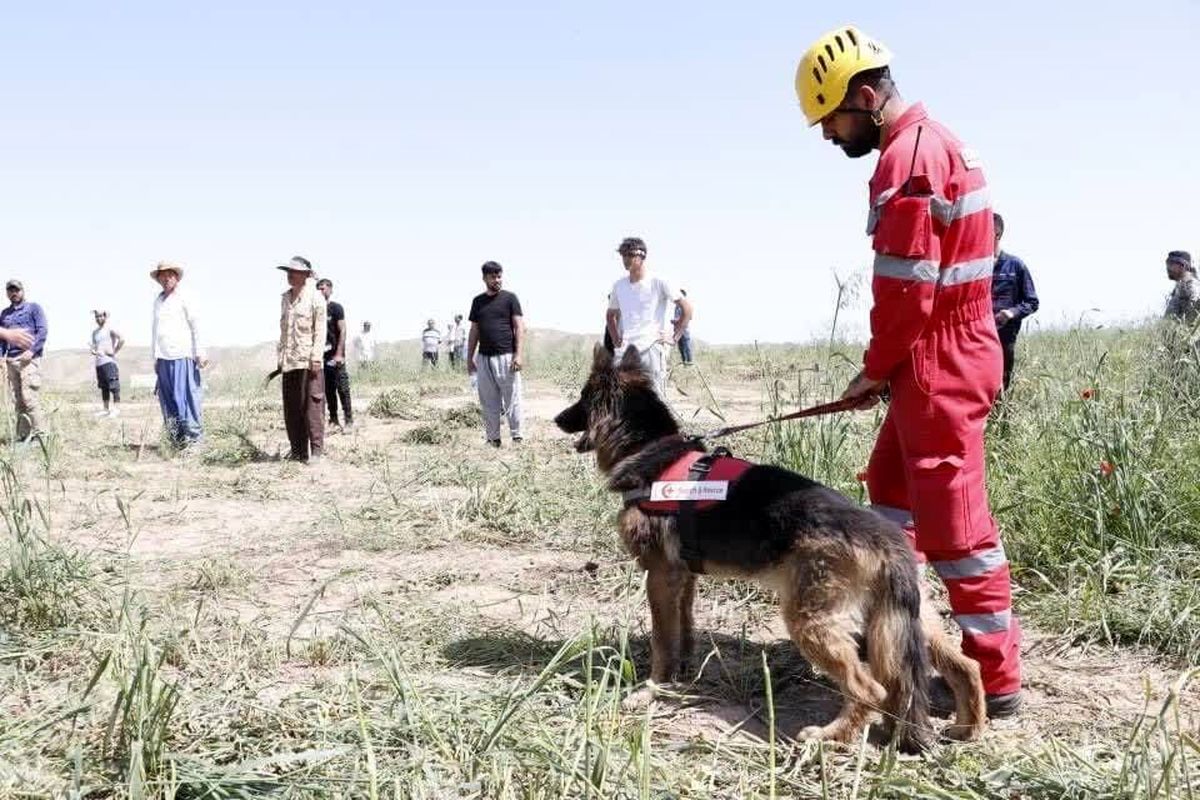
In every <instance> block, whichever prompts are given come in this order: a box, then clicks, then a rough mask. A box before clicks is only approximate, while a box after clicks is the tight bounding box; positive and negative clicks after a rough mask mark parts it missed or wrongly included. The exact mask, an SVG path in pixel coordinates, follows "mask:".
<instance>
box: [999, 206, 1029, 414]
mask: <svg viewBox="0 0 1200 800" xmlns="http://www.w3.org/2000/svg"><path fill="white" fill-rule="evenodd" d="M992 217H993V218H994V219H995V228H996V264H995V266H994V267H993V269H992V313H993V314H995V315H996V332H997V333H998V334H1000V346H1001V348H1002V349H1003V350H1004V391H1006V392H1007V391H1008V384H1009V382H1010V381H1011V380H1012V371H1013V360H1014V357H1015V354H1016V349H1017V334H1019V333H1020V332H1021V320H1023V319H1025V318H1026V317H1028V316H1029V315H1030V314H1033V313H1034V312H1036V311H1037V310H1038V296H1037V290H1036V289H1034V288H1033V278H1032V277H1030V275H1029V270H1028V268H1026V266H1025V262H1024V261H1022V260H1021V259H1019V258H1017V257H1016V256H1014V255H1012V254H1011V253H1006V252H1004V251H1003V250H1001V249H1000V237H1001V236H1003V235H1004V217H1002V216H1000V215H999V214H993V215H992Z"/></svg>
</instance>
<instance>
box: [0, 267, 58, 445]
mask: <svg viewBox="0 0 1200 800" xmlns="http://www.w3.org/2000/svg"><path fill="white" fill-rule="evenodd" d="M4 288H5V289H6V290H7V291H8V304H9V305H8V308H6V309H4V310H3V311H0V330H4V331H5V332H6V333H7V332H10V331H11V332H12V334H9V335H6V336H4V337H3V341H2V342H0V353H3V355H4V362H5V368H6V369H7V370H8V385H9V386H11V387H12V393H13V402H14V404H15V405H16V410H17V441H19V442H26V441H29V440H30V439H31V438H32V437H34V436H37V435H39V434H41V433H42V432H43V428H42V414H41V410H40V405H39V401H38V393H39V392H40V391H41V388H42V352H43V350H45V348H46V335H47V333H48V332H49V327H48V326H47V324H46V313H45V312H44V311H42V307H41V306H40V305H38V304H37V303H30V302H28V301H27V300H26V299H25V285H24V284H23V283H21V282H20V281H19V280H16V279H15V278H14V279H12V280H9V282H8V283H7V284H5V287H4ZM18 331H25V332H27V333H28V335H29V341H28V342H25V341H24V340H23V339H22V338H21V337H20V336H17V335H15V334H16V332H18Z"/></svg>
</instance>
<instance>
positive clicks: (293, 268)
mask: <svg viewBox="0 0 1200 800" xmlns="http://www.w3.org/2000/svg"><path fill="white" fill-rule="evenodd" d="M275 269H281V270H283V271H284V272H307V273H308V274H309V275H313V274H315V273H314V271H313V268H312V264H305V263H304V262H303V261H301V260H300V259H298V258H293V259H292V260H291V261H289V262H288V263H286V264H280V265H279V266H278V267H276V268H275Z"/></svg>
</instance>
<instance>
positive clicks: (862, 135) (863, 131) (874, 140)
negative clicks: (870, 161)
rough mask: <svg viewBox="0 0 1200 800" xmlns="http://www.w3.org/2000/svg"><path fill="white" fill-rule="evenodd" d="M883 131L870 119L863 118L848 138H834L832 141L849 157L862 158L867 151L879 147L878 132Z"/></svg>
mask: <svg viewBox="0 0 1200 800" xmlns="http://www.w3.org/2000/svg"><path fill="white" fill-rule="evenodd" d="M882 131H883V128H881V127H880V126H879V125H876V124H875V123H874V121H872V120H869V119H868V120H863V125H862V126H861V127H860V128H859V129H858V130H857V131H855V132H854V136H853V137H852V138H850V139H838V138H834V140H833V143H834V144H836V145H837V146H838V147H840V148H842V151H843V152H845V154H846V155H847V156H849V157H850V158H862V157H863V156H865V155H866V154H867V153H869V152H871V151H872V150H875V149H876V148H878V147H879V140H880V134H881V132H882Z"/></svg>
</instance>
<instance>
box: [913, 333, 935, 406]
mask: <svg viewBox="0 0 1200 800" xmlns="http://www.w3.org/2000/svg"><path fill="white" fill-rule="evenodd" d="M912 371H913V382H914V383H916V384H917V388H918V389H920V390H921V392H922V393H923V394H926V395H930V394H933V388H934V377H935V376H936V375H937V348H936V347H935V346H934V343H933V342H931V341H929V340H928V339H918V340H917V343H916V344H914V345H913V349H912Z"/></svg>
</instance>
